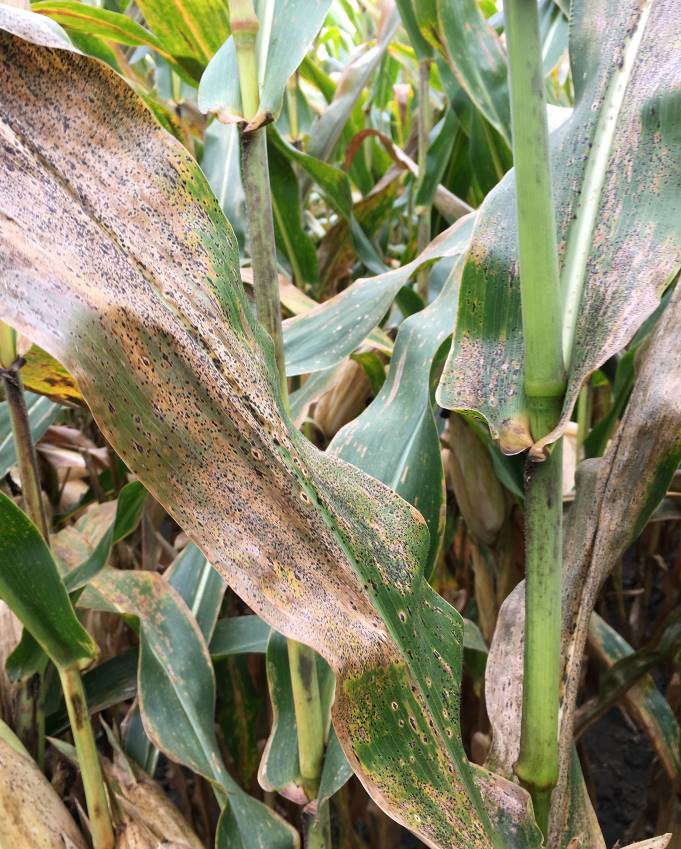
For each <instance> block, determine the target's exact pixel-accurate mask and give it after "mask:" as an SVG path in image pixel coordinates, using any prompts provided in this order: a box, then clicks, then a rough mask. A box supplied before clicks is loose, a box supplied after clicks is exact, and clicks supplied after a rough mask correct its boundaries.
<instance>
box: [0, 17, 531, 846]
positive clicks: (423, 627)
mask: <svg viewBox="0 0 681 849" xmlns="http://www.w3.org/2000/svg"><path fill="white" fill-rule="evenodd" d="M17 16H18V13H17V12H16V11H14V10H11V9H1V10H0V20H1V21H2V23H3V25H4V26H5V27H9V26H12V24H13V22H15V21H16V20H17ZM19 17H20V21H19V23H20V25H21V26H22V27H23V32H24V34H28V32H29V31H30V26H31V22H32V20H33V19H32V18H31V16H28V19H27V17H26V16H25V15H23V16H19ZM45 41H46V38H43V43H45ZM48 43H53V42H49V41H48ZM0 68H1V69H2V74H3V94H2V101H1V103H0V132H2V136H3V149H2V156H1V158H0V245H1V250H0V296H1V297H0V303H1V304H2V318H3V319H7V320H8V321H9V322H10V323H12V324H13V325H15V326H16V327H17V328H18V329H20V330H21V331H22V332H24V333H26V334H28V335H30V336H31V337H32V338H33V339H34V340H35V341H36V342H37V343H38V344H41V345H42V346H43V347H44V348H45V349H46V350H48V351H49V352H50V353H51V354H52V355H53V356H56V357H57V358H58V359H59V360H60V361H61V362H63V363H64V365H65V366H66V367H67V368H68V369H69V371H71V373H72V374H73V375H74V377H75V378H76V380H77V381H78V384H79V386H80V387H81V390H82V392H83V395H84V396H85V398H86V399H87V401H88V403H89V405H90V406H91V409H92V411H93V414H94V416H95V418H96V420H97V422H98V424H99V426H100V427H101V429H102V431H103V432H104V433H105V434H106V436H107V438H108V439H110V441H111V443H112V445H113V446H114V448H115V449H116V451H117V452H118V453H119V454H120V455H121V456H122V457H123V458H124V459H125V461H126V463H128V464H129V466H130V468H131V470H132V471H134V473H135V474H136V475H137V476H138V477H139V478H140V480H142V481H143V483H144V484H145V486H146V487H147V488H148V489H149V490H150V491H151V492H152V494H153V495H154V497H156V498H157V500H158V501H159V502H161V503H162V504H163V505H164V506H165V507H166V508H167V509H168V510H169V512H170V513H171V515H172V516H173V517H174V518H175V519H176V520H177V522H178V523H179V524H180V526H182V527H184V528H186V529H187V531H188V532H189V533H190V534H191V535H192V537H193V539H194V541H195V542H196V543H197V544H198V545H199V546H200V548H201V549H202V551H203V552H204V554H205V555H206V557H207V558H208V560H209V561H210V562H211V563H212V564H213V565H214V566H215V567H216V568H217V569H218V570H219V571H220V573H221V574H222V575H223V577H224V578H225V579H226V580H227V582H228V583H229V584H230V586H232V587H233V588H234V589H235V591H236V592H237V593H238V594H239V595H240V596H241V597H242V598H243V599H244V600H245V601H246V603H247V604H248V605H249V606H250V607H251V608H252V609H254V610H255V612H256V613H258V614H259V615H260V616H262V618H263V619H265V620H266V621H267V622H269V623H270V624H271V625H272V626H273V627H275V628H276V629H277V630H278V631H280V632H281V633H283V634H285V635H286V636H289V637H292V638H294V639H297V640H299V641H301V642H304V643H307V644H308V645H312V646H314V647H315V648H316V649H317V650H318V651H319V653H320V654H322V655H323V656H324V657H325V658H326V660H327V661H328V662H329V663H330V665H331V666H332V667H333V669H334V671H335V673H336V679H337V688H336V701H335V704H334V709H333V721H334V725H335V727H336V731H337V733H338V738H339V740H340V742H341V745H342V746H343V749H344V751H345V753H346V755H347V757H348V759H349V761H350V763H351V765H352V767H353V769H354V770H355V772H356V773H357V774H358V776H359V777H360V779H361V780H362V782H363V783H364V785H365V786H366V787H367V790H368V791H369V793H370V794H371V795H372V796H373V798H374V799H375V800H376V801H377V803H378V804H379V805H380V806H381V807H382V808H383V809H384V810H386V811H387V812H388V813H389V814H390V815H391V816H393V817H394V818H395V819H397V820H399V821H400V822H402V823H404V824H405V825H406V826H407V827H408V828H410V829H412V830H413V831H414V832H416V833H417V834H418V835H419V836H421V838H422V839H423V840H424V842H426V844H427V845H429V846H431V847H436V848H437V849H451V847H456V846H460V847H464V846H465V847H467V849H469V848H470V847H489V846H491V845H499V840H498V838H496V837H494V836H492V835H491V828H490V826H489V825H488V823H487V820H488V815H487V813H486V811H485V809H484V808H483V806H482V803H481V801H480V794H479V791H478V789H477V785H476V783H474V779H473V777H472V774H471V769H470V767H469V764H468V762H467V761H466V759H465V756H464V752H463V747H462V744H461V740H460V736H459V727H458V710H459V689H460V665H461V644H462V636H463V621H462V619H461V617H460V615H459V614H458V613H457V612H456V611H455V610H454V609H453V608H452V607H450V606H449V605H448V604H446V603H445V602H444V601H443V600H442V599H441V598H440V597H439V596H437V594H436V593H435V592H434V591H433V590H431V589H430V587H429V586H428V584H427V583H426V582H425V580H424V578H423V573H422V569H421V566H420V564H421V562H422V560H423V558H424V556H425V553H426V551H427V547H428V535H427V531H426V527H425V523H424V521H423V519H422V517H421V516H420V515H419V514H418V512H417V511H416V510H415V509H414V508H413V507H411V506H410V505H408V504H407V503H406V502H405V501H403V500H402V499H401V498H400V497H399V496H397V495H396V494H395V493H393V492H392V491H391V490H389V489H388V488H387V487H385V486H384V485H383V484H381V483H379V482H377V481H374V480H373V479H371V478H369V477H367V476H366V475H364V474H362V473H361V472H359V471H357V470H356V469H354V468H353V467H352V466H350V465H348V464H346V463H343V462H342V461H340V460H337V459H335V458H332V457H330V456H326V455H324V454H320V453H319V452H318V451H317V449H315V448H314V447H313V446H312V445H311V444H310V443H308V442H307V441H306V440H305V439H304V438H303V437H302V436H301V435H300V434H298V432H297V431H296V430H295V429H294V428H293V427H292V426H291V425H290V424H289V423H288V422H287V420H286V419H285V417H284V415H283V414H282V412H281V409H280V405H279V403H278V400H277V397H276V393H277V390H276V385H277V380H276V379H275V375H274V367H273V364H272V363H273V356H272V350H271V344H270V343H269V341H268V339H267V337H266V335H265V333H264V331H262V329H261V328H260V327H259V326H258V325H257V323H256V322H255V321H254V319H253V317H252V314H251V311H250V309H249V307H248V304H247V302H246V299H245V295H244V292H243V289H242V286H241V282H240V279H239V274H238V271H239V269H238V255H237V250H236V243H235V240H234V237H233V235H232V233H231V230H230V228H229V225H228V224H227V223H226V221H225V219H224V217H223V215H222V212H221V211H220V209H219V206H218V204H217V201H216V200H215V198H214V197H213V196H212V194H211V193H210V190H209V188H208V186H207V183H206V181H205V178H204V177H203V175H202V174H201V172H200V170H199V169H198V166H197V165H196V164H195V163H194V161H193V160H191V158H190V157H189V155H188V154H187V153H186V151H185V150H184V149H183V148H182V147H181V146H180V145H179V144H178V143H177V142H176V141H175V140H174V139H172V138H171V137H169V136H168V135H167V134H166V133H165V132H164V131H163V130H162V129H161V128H160V127H159V126H158V125H157V124H156V123H155V122H154V120H153V118H152V117H151V116H150V114H149V113H148V112H147V111H146V110H145V109H144V107H142V106H141V105H140V102H139V100H138V99H137V98H136V97H135V96H134V94H133V93H132V92H131V91H130V90H129V89H128V88H127V86H126V85H125V83H124V82H123V81H122V80H121V79H120V78H119V77H117V76H116V75H115V74H114V73H113V72H112V71H110V70H109V69H108V68H106V67H105V66H103V65H101V64H99V63H98V62H97V61H94V60H91V59H88V58H86V57H83V56H80V55H77V54H72V53H68V52H64V51H60V50H53V49H44V48H42V49H41V48H37V47H35V46H33V45H31V44H28V43H26V42H24V41H21V40H20V39H17V38H15V37H13V36H10V35H8V34H7V33H3V34H2V36H1V37H0ZM55 119H58V120H59V123H60V127H61V128H62V130H61V131H60V134H59V136H58V137H57V139H56V140H55V135H54V123H55ZM56 209H58V211H59V214H58V215H57V214H55V213H54V211H53V210H56ZM94 281H96V285H93V283H94ZM199 494H200V496H199ZM100 577H101V576H100ZM98 580H99V579H98ZM482 783H483V785H484V786H485V788H487V783H486V782H484V781H483V782H482ZM494 786H495V787H496V786H497V785H496V784H495V785H494ZM485 793H486V798H489V799H491V800H492V801H493V802H494V804H495V805H497V802H498V797H497V796H496V795H494V794H492V795H491V796H490V794H489V792H487V789H486V790H485ZM491 813H492V816H493V818H495V819H498V817H497V813H498V811H497V809H494V810H493V811H492V812H491ZM504 816H505V815H504ZM510 816H511V819H512V821H513V823H515V819H514V817H515V816H516V814H515V813H513V812H511V813H510ZM502 819H504V817H503V816H502ZM523 822H524V821H523ZM521 826H522V828H524V826H523V823H522V822H521V824H520V825H519V828H520V827H521ZM522 828H521V830H522Z"/></svg>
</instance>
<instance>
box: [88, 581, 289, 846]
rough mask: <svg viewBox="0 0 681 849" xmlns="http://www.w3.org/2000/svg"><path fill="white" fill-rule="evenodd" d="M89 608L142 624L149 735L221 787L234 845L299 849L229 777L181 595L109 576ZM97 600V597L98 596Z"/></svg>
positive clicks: (199, 643) (204, 669)
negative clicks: (101, 604)
mask: <svg viewBox="0 0 681 849" xmlns="http://www.w3.org/2000/svg"><path fill="white" fill-rule="evenodd" d="M93 590H94V593H92V592H90V596H89V600H88V601H87V603H88V605H89V606H90V607H94V608H95V609H96V607H97V601H96V598H97V596H101V597H103V599H104V600H105V602H106V604H105V606H104V608H103V609H105V610H111V609H114V610H116V611H117V612H119V613H121V614H125V615H128V616H135V617H136V618H137V619H138V620H139V623H140V652H139V667H138V696H139V701H140V709H141V715H142V720H143V723H144V729H145V731H146V733H147V734H148V735H149V738H150V739H151V741H152V742H153V743H154V745H155V746H157V747H158V748H159V749H161V750H162V751H163V752H164V753H165V754H166V755H167V756H168V757H170V758H171V759H172V760H174V761H177V762H179V763H182V764H184V765H185V766H188V767H190V768H191V769H192V770H193V771H194V772H196V773H198V774H199V775H203V776H204V777H205V778H207V779H208V780H209V781H211V782H213V783H215V784H216V785H217V786H218V787H219V789H220V791H221V792H222V793H224V794H225V796H226V799H227V801H228V805H229V815H228V819H229V820H230V825H232V826H233V828H232V830H231V838H230V839H232V840H238V841H239V843H236V844H234V845H235V846H240V847H242V849H247V847H250V846H257V847H259V849H295V847H297V846H298V839H297V835H296V833H295V831H294V830H293V829H292V828H291V827H290V826H289V825H288V824H287V823H285V822H284V821H283V820H282V819H281V818H280V817H279V816H277V814H275V813H274V812H273V811H272V810H271V809H269V808H268V807H266V806H265V805H263V804H262V803H261V802H258V801H257V800H256V799H253V798H252V797H250V796H248V794H246V793H245V792H244V791H243V790H242V789H241V787H239V785H238V784H237V783H236V782H235V781H234V779H233V778H232V777H231V776H230V775H229V773H228V772H227V770H226V768H225V766H224V764H223V762H222V756H221V754H220V748H219V746H218V741H217V738H216V736H215V727H214V715H215V678H214V673H213V667H212V665H211V661H210V655H209V653H208V648H207V646H206V643H205V641H204V639H203V635H202V634H201V631H200V629H199V626H198V625H197V623H196V620H195V619H194V618H193V617H192V615H191V613H190V611H189V609H188V608H187V606H186V605H185V604H184V602H183V600H182V598H181V597H180V595H179V594H178V593H177V592H176V591H175V590H174V589H173V588H172V587H171V585H170V584H169V583H168V582H167V581H165V580H164V579H163V578H162V577H161V576H160V575H157V574H155V573H153V572H140V571H128V572H123V571H118V570H114V569H106V570H104V571H103V572H101V573H100V574H99V575H98V577H97V578H96V579H95V581H94V583H93ZM95 594H96V595H95Z"/></svg>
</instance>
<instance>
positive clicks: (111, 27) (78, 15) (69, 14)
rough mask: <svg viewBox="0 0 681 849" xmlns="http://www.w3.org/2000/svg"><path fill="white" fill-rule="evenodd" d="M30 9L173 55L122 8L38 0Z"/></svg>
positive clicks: (67, 24)
mask: <svg viewBox="0 0 681 849" xmlns="http://www.w3.org/2000/svg"><path fill="white" fill-rule="evenodd" d="M31 10H32V11H33V12H38V13H39V14H41V15H45V16H46V17H48V18H50V20H53V21H56V22H57V23H58V24H60V25H61V26H63V27H64V28H65V29H66V30H68V31H73V32H76V33H80V34H84V35H90V36H97V37H98V38H103V39H106V40H107V41H114V42H116V43H118V44H127V45H129V46H131V47H140V46H142V47H151V48H153V49H154V50H156V51H157V52H158V53H159V54H160V55H161V56H163V58H164V59H166V60H168V61H172V59H173V57H172V54H170V53H168V52H166V51H165V50H164V49H163V46H162V45H161V42H160V41H159V40H158V38H156V36H155V35H154V34H153V33H151V32H149V30H147V29H145V28H144V27H143V26H141V25H140V24H138V23H137V22H136V21H133V20H132V18H129V17H128V16H127V15H123V14H121V13H120V12H111V11H109V10H108V9H99V8H97V7H96V6H86V5H85V4H84V3H79V2H77V0H38V2H37V3H33V4H32V5H31Z"/></svg>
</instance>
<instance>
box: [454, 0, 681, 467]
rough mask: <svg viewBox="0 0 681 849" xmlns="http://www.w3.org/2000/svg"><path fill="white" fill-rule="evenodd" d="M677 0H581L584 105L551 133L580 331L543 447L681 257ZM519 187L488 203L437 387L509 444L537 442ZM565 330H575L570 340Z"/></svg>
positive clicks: (511, 449) (579, 79) (564, 249)
mask: <svg viewBox="0 0 681 849" xmlns="http://www.w3.org/2000/svg"><path fill="white" fill-rule="evenodd" d="M672 6H673V4H672V3H670V2H668V0H663V1H662V2H656V3H645V4H643V6H641V5H640V4H639V3H638V2H627V3H615V2H612V0H598V2H597V3H585V2H581V0H576V2H575V3H573V8H572V27H571V43H570V50H571V61H572V65H573V76H574V79H575V87H576V89H575V95H576V103H575V109H574V111H573V113H572V116H571V117H570V119H569V120H567V121H566V122H565V123H564V124H563V125H562V126H561V127H560V128H559V129H558V130H556V131H555V132H553V133H552V134H551V154H552V169H553V173H554V175H555V178H556V179H555V188H554V194H555V197H554V200H555V203H556V215H557V226H558V237H559V250H560V254H561V257H562V263H563V266H564V272H563V276H564V279H563V294H564V299H565V303H566V305H569V304H571V309H572V315H573V316H575V317H576V327H575V333H574V350H572V352H571V354H570V351H569V350H566V356H567V357H568V358H569V359H570V363H569V366H570V367H569V382H568V389H567V393H566V398H565V403H564V406H563V413H562V417H561V421H560V424H559V426H558V427H557V428H556V429H555V430H554V431H553V432H552V433H551V434H549V435H548V436H547V437H546V438H545V439H542V440H541V442H540V443H538V444H537V445H536V446H534V448H533V451H534V452H535V453H540V452H541V451H542V448H543V445H545V444H546V442H552V441H554V440H555V439H556V438H557V437H558V436H559V435H560V433H561V432H562V430H563V429H564V427H565V424H566V422H567V421H568V419H569V417H570V414H571V412H572V408H573V406H574V403H575V400H576V397H577V394H578V392H579V389H580V387H581V385H582V383H583V381H584V379H585V377H586V376H587V375H588V374H589V373H590V372H592V371H593V370H594V369H596V368H598V367H599V366H600V365H601V364H602V363H603V362H604V361H605V360H607V359H608V358H609V357H610V356H611V355H612V354H614V353H616V352H617V351H619V350H621V349H622V348H623V347H624V346H625V345H626V344H627V343H628V342H629V340H630V339H631V337H632V336H633V335H634V333H635V332H636V330H637V329H638V327H639V326H640V325H641V323H642V322H643V321H644V320H645V319H646V317H647V316H649V315H650V314H651V313H652V312H653V311H654V310H655V308H656V307H657V305H658V303H659V299H660V296H661V294H662V292H663V290H664V288H665V286H666V285H668V283H669V281H670V280H671V279H672V277H673V275H674V274H675V273H676V272H677V270H678V268H679V267H680V266H681V236H680V234H679V228H678V226H677V224H676V222H677V221H678V218H679V214H681V165H680V163H681V134H679V132H678V128H679V126H680V125H681V123H680V120H679V117H680V116H681V61H679V57H678V52H677V51H670V50H669V49H668V45H669V44H671V43H672V41H673V39H674V34H673V26H674V21H675V19H676V18H675V13H674V10H673V8H672ZM620 65H621V67H620ZM651 92H654V94H651ZM615 129H616V132H614V130H615ZM613 133H614V134H613ZM575 186H581V190H580V192H575V190H574V188H575ZM514 191H515V189H514V182H513V173H512V172H511V173H510V174H508V175H507V176H506V177H505V178H504V180H503V181H502V182H501V183H500V184H499V186H498V187H497V188H496V189H495V190H494V191H493V192H492V193H491V194H490V195H489V196H488V198H487V199H486V200H485V202H484V204H483V207H482V208H481V210H480V213H479V216H478V223H477V226H476V230H475V233H474V235H473V241H472V243H471V249H470V252H469V256H468V260H467V263H466V268H465V270H464V275H463V280H462V286H461V300H460V306H459V314H458V320H457V327H456V333H455V337H454V342H453V345H452V352H451V355H450V359H449V362H448V365H447V367H446V369H445V372H444V374H443V378H442V381H441V384H440V387H439V390H438V393H439V402H440V403H441V405H442V406H444V407H448V408H450V409H457V410H458V409H460V410H476V411H477V412H479V413H480V414H482V415H483V416H484V417H485V419H486V420H487V422H488V423H489V425H490V429H491V431H492V433H493V434H494V435H495V436H497V437H498V438H499V439H500V441H501V445H502V448H503V450H504V451H505V452H507V453H515V452H519V451H522V450H523V449H525V448H529V447H530V446H532V444H533V440H532V437H531V435H530V432H529V423H528V416H527V404H526V399H525V396H524V390H523V341H522V328H521V320H520V289H519V284H518V277H517V268H516V247H515V244H516V234H515V219H514V213H513V209H514V204H515V198H514ZM580 198H581V199H580ZM567 257H571V259H569V262H568V260H567V259H566V258H567ZM566 263H567V268H568V271H567V272H566V271H565V266H566ZM582 282H583V286H584V289H583V294H582V295H581V298H580V296H579V292H578V290H579V287H580V286H581V284H582ZM569 292H570V293H572V294H568V293H569ZM570 338H571V333H570V331H569V328H568V329H566V335H565V340H566V345H567V347H568V348H570V344H569V343H570Z"/></svg>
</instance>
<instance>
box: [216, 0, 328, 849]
mask: <svg viewBox="0 0 681 849" xmlns="http://www.w3.org/2000/svg"><path fill="white" fill-rule="evenodd" d="M230 24H231V28H232V32H233V33H234V41H235V43H236V50H237V60H238V64H239V85H240V88H241V103H242V107H243V114H244V118H245V119H246V120H247V121H251V120H252V119H253V118H254V117H255V116H256V115H257V113H258V109H259V108H260V102H259V94H258V68H257V61H256V53H255V35H256V33H257V30H258V19H257V17H256V15H255V11H254V9H253V4H252V2H251V0H230ZM241 173H242V179H243V185H244V192H245V195H246V224H247V227H248V236H249V241H250V250H251V262H252V263H253V279H254V288H255V305H256V311H257V314H258V319H259V321H260V322H261V323H262V324H263V325H264V327H265V329H266V330H267V332H268V333H269V334H270V336H271V337H272V342H273V343H274V353H275V359H276V363H277V368H278V370H279V379H280V386H281V397H282V400H283V402H284V404H285V405H287V404H288V390H287V385H286V368H285V363H284V338H283V333H282V329H281V305H280V302H279V275H278V273H277V257H276V248H275V240H274V220H273V216H272V194H271V190H270V178H269V166H268V162H267V136H266V134H265V129H264V128H259V129H255V130H252V131H248V130H246V129H243V130H242V131H241ZM288 655H289V662H290V667H291V687H292V690H293V701H294V708H295V714H296V726H297V730H298V756H299V760H300V772H301V776H302V780H303V789H304V790H305V792H306V794H307V796H308V798H310V799H314V798H315V797H316V795H317V791H318V790H319V781H320V778H321V772H322V764H323V762H324V747H325V734H324V729H325V722H324V716H323V713H322V706H321V700H320V694H319V682H318V680H317V659H316V655H315V652H314V651H313V650H312V649H310V648H308V647H307V646H304V645H302V644H301V643H297V642H295V641H294V640H289V641H288ZM324 809H325V811H320V812H319V814H318V815H317V817H316V818H315V820H314V821H313V822H312V823H311V826H310V829H309V832H308V834H309V841H308V849H327V847H330V845H331V831H330V827H328V805H325V806H324ZM324 817H326V819H325V818H324ZM325 822H326V825H325Z"/></svg>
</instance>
